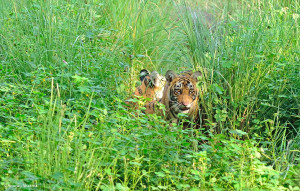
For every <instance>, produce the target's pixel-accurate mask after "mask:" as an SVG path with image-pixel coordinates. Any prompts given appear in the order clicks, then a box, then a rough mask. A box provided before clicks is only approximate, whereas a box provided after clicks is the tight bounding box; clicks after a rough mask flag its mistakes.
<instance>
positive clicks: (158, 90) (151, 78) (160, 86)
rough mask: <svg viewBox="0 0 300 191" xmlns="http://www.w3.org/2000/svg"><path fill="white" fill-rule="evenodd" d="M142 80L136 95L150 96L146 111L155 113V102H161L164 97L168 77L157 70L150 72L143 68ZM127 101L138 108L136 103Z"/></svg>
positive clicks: (141, 72)
mask: <svg viewBox="0 0 300 191" xmlns="http://www.w3.org/2000/svg"><path fill="white" fill-rule="evenodd" d="M140 80H141V85H140V86H138V87H137V88H136V90H135V92H134V96H136V97H143V98H150V100H149V101H147V102H146V103H145V107H146V111H145V113H147V114H153V113H154V106H155V103H156V102H159V101H160V100H161V98H162V95H163V90H164V85H165V82H166V79H165V77H164V76H161V75H160V74H159V73H158V72H157V71H153V72H151V73H149V71H148V70H146V69H143V70H141V71H140ZM125 103H126V104H129V105H131V104H132V105H134V106H135V108H137V105H136V103H133V102H130V101H125Z"/></svg>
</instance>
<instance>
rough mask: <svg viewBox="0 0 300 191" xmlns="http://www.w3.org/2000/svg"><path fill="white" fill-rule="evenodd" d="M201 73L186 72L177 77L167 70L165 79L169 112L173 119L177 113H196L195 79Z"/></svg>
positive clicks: (196, 92)
mask: <svg viewBox="0 0 300 191" xmlns="http://www.w3.org/2000/svg"><path fill="white" fill-rule="evenodd" d="M200 75H201V72H199V71H198V72H194V73H193V72H191V71H186V72H183V73H181V74H180V75H177V74H176V73H175V72H173V71H171V70H169V71H168V72H167V73H166V79H167V83H168V86H169V92H168V93H169V94H168V100H169V103H168V104H169V110H170V112H171V114H172V116H173V117H175V118H176V116H177V114H178V113H186V114H188V115H191V113H192V112H194V111H198V109H197V108H198V89H197V87H196V85H197V77H198V76H200Z"/></svg>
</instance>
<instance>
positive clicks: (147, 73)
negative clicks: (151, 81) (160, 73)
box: [140, 69, 150, 82]
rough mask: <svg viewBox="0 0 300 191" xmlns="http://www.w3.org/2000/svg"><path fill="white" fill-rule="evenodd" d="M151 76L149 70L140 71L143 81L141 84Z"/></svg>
mask: <svg viewBox="0 0 300 191" xmlns="http://www.w3.org/2000/svg"><path fill="white" fill-rule="evenodd" d="M149 75H150V73H149V72H148V70H146V69H142V70H141V71H140V80H141V82H142V81H143V80H144V79H145V77H146V76H149Z"/></svg>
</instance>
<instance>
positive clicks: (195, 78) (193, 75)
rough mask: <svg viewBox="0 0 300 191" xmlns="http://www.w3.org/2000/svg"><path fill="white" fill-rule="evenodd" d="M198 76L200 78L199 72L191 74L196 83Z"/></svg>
mask: <svg viewBox="0 0 300 191" xmlns="http://www.w3.org/2000/svg"><path fill="white" fill-rule="evenodd" d="M199 76H202V73H201V72H200V71H196V72H194V73H193V74H192V78H194V80H195V81H196V82H198V79H197V78H198V77H199Z"/></svg>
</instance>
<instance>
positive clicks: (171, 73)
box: [165, 70, 177, 83]
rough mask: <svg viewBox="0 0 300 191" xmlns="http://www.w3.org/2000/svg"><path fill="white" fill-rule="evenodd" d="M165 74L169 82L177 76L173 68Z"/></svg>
mask: <svg viewBox="0 0 300 191" xmlns="http://www.w3.org/2000/svg"><path fill="white" fill-rule="evenodd" d="M165 76H166V80H167V82H168V83H170V82H172V80H173V79H174V78H175V77H176V76H177V74H176V73H175V72H173V71H172V70H168V71H167V72H166V75H165Z"/></svg>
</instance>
